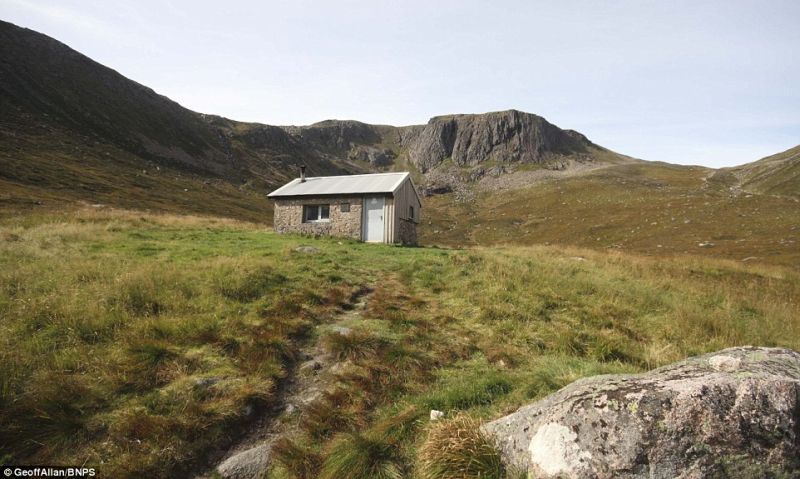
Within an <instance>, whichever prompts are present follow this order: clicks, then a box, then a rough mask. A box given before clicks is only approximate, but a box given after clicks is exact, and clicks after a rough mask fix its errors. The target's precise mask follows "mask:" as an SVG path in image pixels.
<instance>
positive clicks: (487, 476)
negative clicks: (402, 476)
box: [417, 414, 506, 479]
mask: <svg viewBox="0 0 800 479" xmlns="http://www.w3.org/2000/svg"><path fill="white" fill-rule="evenodd" d="M417 467H418V472H419V476H420V477H421V478H422V479H472V478H475V479H478V478H480V479H501V478H503V477H505V475H506V471H505V467H504V466H503V463H502V461H501V460H500V453H499V452H498V451H497V449H496V448H495V445H494V442H493V441H492V440H491V439H490V438H489V437H488V436H486V435H485V434H484V433H483V432H482V431H481V430H480V423H479V422H478V421H477V420H475V419H473V418H471V417H470V416H468V415H466V414H460V415H458V416H456V417H454V418H453V419H449V420H444V421H440V422H436V423H434V424H433V426H432V427H431V429H430V431H429V433H428V438H427V440H426V441H425V443H424V444H423V445H422V447H421V448H420V449H419V458H418V466H417Z"/></svg>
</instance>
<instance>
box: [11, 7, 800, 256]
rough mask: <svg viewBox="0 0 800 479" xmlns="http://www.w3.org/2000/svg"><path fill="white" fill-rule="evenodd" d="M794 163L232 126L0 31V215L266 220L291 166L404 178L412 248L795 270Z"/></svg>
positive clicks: (573, 138) (519, 137)
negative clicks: (411, 194) (415, 229)
mask: <svg viewBox="0 0 800 479" xmlns="http://www.w3.org/2000/svg"><path fill="white" fill-rule="evenodd" d="M798 148H800V147H798ZM797 153H798V149H797V148H795V149H791V150H789V151H787V152H784V153H780V154H778V155H773V157H768V158H766V159H763V160H760V161H757V162H754V163H750V164H746V165H742V166H739V167H735V168H731V169H720V170H714V169H710V168H704V167H703V168H701V167H690V166H680V165H671V164H667V163H660V162H647V161H644V160H638V159H634V158H630V157H627V156H625V155H621V154H619V153H616V152H613V151H611V150H608V149H606V148H603V147H602V146H600V145H597V144H595V143H593V142H592V141H591V140H589V139H588V138H587V137H586V136H584V135H583V134H581V133H578V132H575V131H572V130H564V129H561V128H559V127H557V126H555V125H553V124H551V123H549V122H548V121H547V120H546V119H544V118H543V117H541V116H538V115H535V114H532V113H525V112H521V111H519V110H504V111H497V112H488V113H482V114H470V113H466V114H463V113H462V114H450V115H439V116H435V117H433V118H431V119H430V120H429V121H428V122H427V123H425V124H422V125H406V126H397V127H396V126H391V125H372V124H368V123H364V122H360V121H357V120H330V119H329V120H323V121H320V122H316V123H314V124H311V125H305V126H285V125H284V126H278V125H266V124H261V123H252V122H250V123H248V122H239V121H236V120H232V119H228V118H225V117H222V116H219V115H213V114H204V113H197V112H194V111H191V110H189V109H186V108H184V107H182V106H181V105H179V104H178V103H175V102H173V101H172V100H169V99H168V98H167V97H164V96H162V95H159V94H158V93H156V92H154V91H153V90H152V89H150V88H148V87H146V86H143V85H140V84H138V83H136V82H134V81H132V80H129V79H127V78H125V77H124V76H122V75H120V74H119V73H118V72H116V71H114V70H112V69H110V68H107V67H104V66H102V65H100V64H99V63H97V62H94V61H93V60H91V59H89V58H88V57H86V56H84V55H82V54H80V53H79V52H76V51H74V50H72V49H70V48H69V47H67V46H66V45H64V44H63V43H61V42H58V41H57V40H54V39H51V38H50V37H47V36H46V35H42V34H39V33H36V32H34V31H32V30H28V29H23V28H20V27H17V26H15V25H12V24H10V23H5V22H0V213H4V212H11V213H15V212H19V211H27V210H30V209H32V208H39V209H41V208H54V209H57V208H61V207H63V206H64V205H69V204H76V203H88V204H97V205H110V206H116V207H122V208H126V209H135V210H155V211H167V212H173V213H181V214H185V213H193V214H203V215H212V216H220V217H233V218H239V219H245V220H248V221H255V222H259V223H262V224H271V219H272V205H271V203H270V202H269V201H268V200H267V199H266V197H265V194H266V193H267V192H269V191H271V190H272V189H274V188H276V187H278V186H280V185H281V184H283V183H285V182H287V181H289V180H290V179H292V178H294V177H296V176H297V174H298V168H297V167H298V166H299V165H306V166H307V168H308V170H307V173H308V174H309V175H313V176H324V175H334V174H353V173H368V172H381V171H397V170H403V171H406V170H407V171H410V172H411V173H412V175H413V177H414V180H415V181H416V182H417V185H418V187H419V188H420V191H421V192H423V194H425V195H426V197H425V198H424V199H423V201H424V207H425V211H426V214H425V220H424V222H423V224H422V225H421V226H420V238H421V240H422V242H423V243H424V244H442V245H446V246H461V245H484V244H496V243H509V242H511V243H518V244H530V243H541V242H565V243H569V244H576V245H580V246H592V247H596V246H601V247H604V248H631V249H633V250H635V251H641V252H645V253H650V252H654V251H655V252H658V253H659V254H666V253H672V254H684V253H691V252H693V251H695V249H696V248H698V246H697V245H698V244H704V245H712V244H713V245H716V246H705V247H704V248H706V249H703V250H702V252H703V254H706V255H708V254H711V255H720V256H725V257H732V258H739V259H742V258H748V257H751V256H764V255H767V254H768V255H776V256H775V258H776V260H777V259H780V261H784V259H785V258H794V257H798V253H797V252H796V251H795V249H793V248H794V245H796V241H797V239H796V234H797V233H796V232H797V231H798V230H797V228H798V225H800V218H798V215H797V213H796V210H797V208H796V201H797V200H798V192H800V175H798V174H797V172H798V171H800V166H798V165H799V164H800V157H799V156H798V154H797ZM750 196H753V199H750ZM772 212H778V213H777V214H773V213H772ZM743 218H747V219H746V220H743ZM723 231H724V233H723ZM787 248H788V249H787ZM787 255H788V256H787Z"/></svg>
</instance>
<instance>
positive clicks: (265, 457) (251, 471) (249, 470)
mask: <svg viewBox="0 0 800 479" xmlns="http://www.w3.org/2000/svg"><path fill="white" fill-rule="evenodd" d="M270 449H271V448H270V445H269V444H262V445H260V446H256V447H253V448H251V449H247V450H246V451H242V452H240V453H238V454H234V455H233V456H231V457H229V458H228V459H226V460H225V461H224V462H223V463H222V464H220V465H219V466H217V473H218V474H219V475H220V476H222V477H223V478H225V479H256V478H259V477H263V475H264V474H265V473H266V471H267V468H268V467H269V456H270Z"/></svg>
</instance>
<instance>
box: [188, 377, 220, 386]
mask: <svg viewBox="0 0 800 479" xmlns="http://www.w3.org/2000/svg"><path fill="white" fill-rule="evenodd" d="M219 380H220V378H218V377H215V376H212V377H205V378H197V379H195V380H194V385H195V387H196V388H199V389H206V388H209V387H211V386H213V385H215V384H217V383H218V382H219Z"/></svg>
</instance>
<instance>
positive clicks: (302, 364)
mask: <svg viewBox="0 0 800 479" xmlns="http://www.w3.org/2000/svg"><path fill="white" fill-rule="evenodd" d="M372 291H373V290H372V288H369V287H362V288H360V289H359V290H358V291H356V292H355V293H353V294H352V295H351V296H350V298H349V299H348V302H347V303H346V304H345V305H344V306H343V307H342V308H341V310H340V312H339V313H338V315H337V317H336V320H335V321H334V322H333V323H325V324H322V325H318V326H317V330H316V332H315V333H316V334H314V335H313V339H312V340H311V341H310V342H309V344H306V345H304V346H303V347H302V348H301V349H300V352H299V358H300V359H299V360H298V362H297V363H296V364H295V365H294V366H293V367H292V368H291V369H290V370H289V372H288V376H287V379H286V380H285V381H283V382H282V384H281V385H280V387H279V388H278V391H277V395H278V401H277V403H276V406H275V407H273V408H272V409H270V410H267V411H265V412H264V413H263V414H261V416H260V417H259V418H258V419H257V420H255V421H254V423H253V424H252V426H251V427H249V428H248V431H247V432H246V433H245V434H244V435H243V436H242V437H241V439H239V440H238V441H236V443H235V444H234V445H233V446H232V447H230V448H229V449H228V451H227V452H226V453H225V454H224V455H222V459H221V460H220V461H217V462H216V464H215V465H214V466H213V467H212V468H211V470H210V471H207V472H206V473H205V474H202V475H198V476H196V479H205V478H211V477H218V476H217V474H218V475H219V476H222V477H224V478H230V479H250V478H257V477H262V476H263V475H264V472H265V471H266V469H267V468H268V467H269V464H270V452H271V449H272V446H273V444H275V442H276V441H277V440H278V439H281V438H283V437H286V436H289V435H291V434H292V433H293V432H295V431H296V430H297V428H298V424H299V421H300V419H301V417H302V414H303V411H304V410H305V409H306V408H307V407H308V406H309V405H310V404H311V403H313V402H314V401H315V400H316V399H318V398H319V397H320V396H321V395H322V393H323V392H324V391H325V389H326V387H327V386H328V385H329V384H331V382H332V380H333V378H334V373H335V370H336V365H337V362H336V361H335V359H334V358H333V357H332V356H331V355H330V354H329V353H327V352H326V351H325V348H324V346H323V345H322V344H321V342H320V338H321V337H322V336H323V335H322V334H319V333H320V332H324V331H331V332H335V333H338V334H344V335H347V334H350V329H349V328H347V327H345V326H344V324H347V323H348V322H350V321H352V320H354V319H358V318H361V315H362V313H363V311H364V309H365V308H366V305H367V301H368V300H369V296H370V294H371V293H372Z"/></svg>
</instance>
